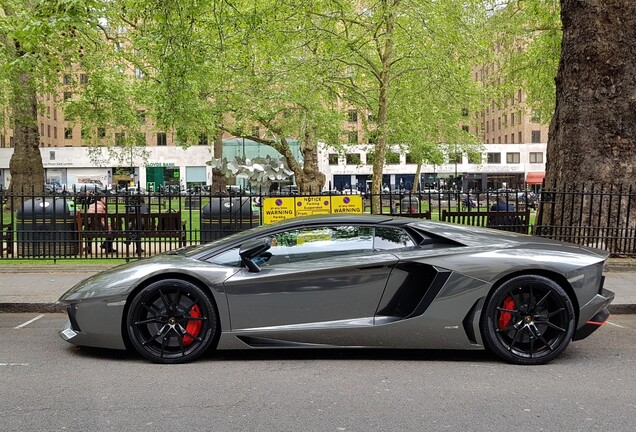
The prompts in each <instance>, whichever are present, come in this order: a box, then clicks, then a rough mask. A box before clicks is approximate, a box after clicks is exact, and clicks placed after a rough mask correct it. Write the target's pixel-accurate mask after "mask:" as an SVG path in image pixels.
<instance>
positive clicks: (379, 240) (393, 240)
mask: <svg viewBox="0 0 636 432" xmlns="http://www.w3.org/2000/svg"><path fill="white" fill-rule="evenodd" d="M411 246H415V242H413V239H412V238H411V236H409V235H408V234H407V233H406V231H404V230H402V229H399V228H385V227H380V228H376V229H375V238H374V241H373V249H374V250H390V249H400V248H405V247H411Z"/></svg>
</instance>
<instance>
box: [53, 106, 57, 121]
mask: <svg viewBox="0 0 636 432" xmlns="http://www.w3.org/2000/svg"><path fill="white" fill-rule="evenodd" d="M53 120H57V108H53Z"/></svg>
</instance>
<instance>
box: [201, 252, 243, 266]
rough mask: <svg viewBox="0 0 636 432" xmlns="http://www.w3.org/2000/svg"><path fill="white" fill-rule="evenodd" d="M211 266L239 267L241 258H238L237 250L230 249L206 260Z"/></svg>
mask: <svg viewBox="0 0 636 432" xmlns="http://www.w3.org/2000/svg"><path fill="white" fill-rule="evenodd" d="M208 261H209V262H210V263H212V264H219V265H224V266H228V267H240V266H241V257H240V256H239V248H237V247H236V248H232V249H229V250H226V251H225V252H221V253H220V254H218V255H216V256H213V257H212V258H210V259H209V260H208Z"/></svg>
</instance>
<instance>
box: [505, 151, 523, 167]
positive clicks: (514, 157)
mask: <svg viewBox="0 0 636 432" xmlns="http://www.w3.org/2000/svg"><path fill="white" fill-rule="evenodd" d="M506 163H509V164H518V163H521V154H520V153H506Z"/></svg>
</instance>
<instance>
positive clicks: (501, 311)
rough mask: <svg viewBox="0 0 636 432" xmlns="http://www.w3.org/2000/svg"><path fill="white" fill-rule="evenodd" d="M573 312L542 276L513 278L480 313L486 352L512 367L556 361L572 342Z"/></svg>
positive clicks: (558, 289)
mask: <svg viewBox="0 0 636 432" xmlns="http://www.w3.org/2000/svg"><path fill="white" fill-rule="evenodd" d="M574 326H575V319H574V308H573V306H572V302H571V301H570V298H569V297H568V295H567V293H566V292H565V291H564V290H563V288H561V286H559V284H557V283H556V282H555V281H553V280H551V279H548V278H546V277H543V276H537V275H524V276H517V277H515V278H512V279H510V280H508V281H506V282H504V283H503V284H502V285H501V286H499V287H498V288H497V289H496V290H495V291H494V292H493V293H492V295H491V296H490V297H489V299H488V300H487V303H486V305H485V307H484V310H483V311H482V316H481V322H480V327H481V333H482V336H483V338H484V343H485V345H486V348H488V349H489V350H490V351H492V352H493V353H494V354H495V355H497V356H498V357H500V358H501V359H503V360H505V361H507V362H510V363H515V364H523V365H538V364H544V363H547V362H549V361H552V360H554V359H555V358H557V357H558V356H559V355H561V353H563V351H564V350H565V348H566V347H567V346H568V344H569V343H570V341H571V340H572V335H573V334H574Z"/></svg>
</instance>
